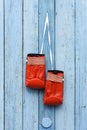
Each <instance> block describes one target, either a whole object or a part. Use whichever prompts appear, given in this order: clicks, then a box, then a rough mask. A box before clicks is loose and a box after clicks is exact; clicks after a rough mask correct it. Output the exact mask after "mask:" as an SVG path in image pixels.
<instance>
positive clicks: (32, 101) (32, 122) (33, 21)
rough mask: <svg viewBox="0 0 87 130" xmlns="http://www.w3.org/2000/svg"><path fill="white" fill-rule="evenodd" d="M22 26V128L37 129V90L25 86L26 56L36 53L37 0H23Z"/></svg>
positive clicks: (25, 129)
mask: <svg viewBox="0 0 87 130" xmlns="http://www.w3.org/2000/svg"><path fill="white" fill-rule="evenodd" d="M23 28H24V41H23V44H24V45H23V46H24V52H23V69H24V74H23V130H38V90H32V89H29V88H26V87H25V63H26V56H27V54H28V53H38V0H33V1H31V0H25V1H24V27H23Z"/></svg>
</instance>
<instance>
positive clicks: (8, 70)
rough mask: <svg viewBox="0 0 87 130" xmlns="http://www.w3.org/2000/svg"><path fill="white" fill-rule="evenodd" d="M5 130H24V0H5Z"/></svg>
mask: <svg viewBox="0 0 87 130" xmlns="http://www.w3.org/2000/svg"><path fill="white" fill-rule="evenodd" d="M5 130H22V0H9V1H7V0H5Z"/></svg>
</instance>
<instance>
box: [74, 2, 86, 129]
mask: <svg viewBox="0 0 87 130" xmlns="http://www.w3.org/2000/svg"><path fill="white" fill-rule="evenodd" d="M86 52H87V1H86V0H82V1H79V0H76V130H86V129H87V123H86V122H87V53H86Z"/></svg>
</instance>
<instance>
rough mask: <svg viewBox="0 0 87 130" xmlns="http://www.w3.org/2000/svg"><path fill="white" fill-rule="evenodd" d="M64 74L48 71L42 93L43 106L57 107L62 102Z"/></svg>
mask: <svg viewBox="0 0 87 130" xmlns="http://www.w3.org/2000/svg"><path fill="white" fill-rule="evenodd" d="M63 88H64V72H63V71H58V70H49V71H48V76H47V80H46V87H45V93H44V104H45V105H57V104H62V102H63Z"/></svg>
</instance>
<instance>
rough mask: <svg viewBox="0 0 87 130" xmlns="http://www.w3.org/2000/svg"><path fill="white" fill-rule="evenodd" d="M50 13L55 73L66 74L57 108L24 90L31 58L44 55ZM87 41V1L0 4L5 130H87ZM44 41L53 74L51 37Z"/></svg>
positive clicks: (0, 125) (0, 126)
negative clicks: (27, 58)
mask: <svg viewBox="0 0 87 130" xmlns="http://www.w3.org/2000/svg"><path fill="white" fill-rule="evenodd" d="M4 11H5V12H4ZM47 11H48V14H49V21H50V32H51V43H52V52H53V61H54V62H55V66H54V68H55V69H60V70H64V74H65V81H64V102H63V104H62V105H60V106H56V107H54V106H53V107H50V106H49V107H47V106H44V104H43V91H42V90H40V91H38V90H32V89H27V88H26V87H25V65H26V55H27V54H28V53H38V52H40V48H41V42H42V35H43V28H44V22H45V16H46V12H47ZM86 35H87V1H86V0H82V1H80V0H66V1H63V0H32V1H31V0H9V1H7V0H4V1H3V0H0V130H45V129H47V130H87V125H86V122H87V96H86V95H87V94H86V93H87V76H86V73H87V54H86V50H87V38H86V37H87V36H86ZM44 40H45V41H44V42H45V45H44V53H45V54H46V57H47V62H46V63H47V69H51V66H50V62H48V61H49V55H48V53H49V46H48V44H47V43H48V39H47V33H46V36H45V39H44ZM4 128H5V129H4Z"/></svg>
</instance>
